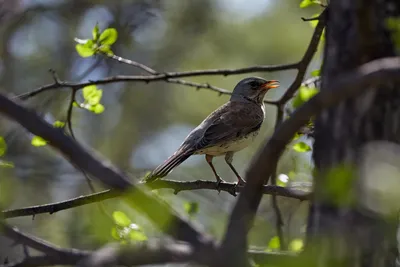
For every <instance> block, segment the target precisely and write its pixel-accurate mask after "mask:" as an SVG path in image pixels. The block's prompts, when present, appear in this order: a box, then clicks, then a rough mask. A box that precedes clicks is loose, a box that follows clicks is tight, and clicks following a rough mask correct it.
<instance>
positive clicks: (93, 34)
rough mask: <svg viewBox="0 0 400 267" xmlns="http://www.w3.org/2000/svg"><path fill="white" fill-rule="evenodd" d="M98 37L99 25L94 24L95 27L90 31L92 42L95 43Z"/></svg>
mask: <svg viewBox="0 0 400 267" xmlns="http://www.w3.org/2000/svg"><path fill="white" fill-rule="evenodd" d="M99 35H100V30H99V24H98V23H96V25H95V26H94V28H93V30H92V36H93V41H95V42H97V39H99Z"/></svg>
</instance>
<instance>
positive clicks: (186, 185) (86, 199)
mask: <svg viewBox="0 0 400 267" xmlns="http://www.w3.org/2000/svg"><path fill="white" fill-rule="evenodd" d="M148 186H149V187H150V188H151V189H164V188H165V189H172V190H174V192H175V193H178V192H180V191H187V190H201V189H208V190H221V191H225V192H228V193H232V192H235V193H236V192H241V191H242V190H243V187H242V186H236V184H235V183H220V184H219V188H218V189H217V184H216V182H213V181H201V180H198V181H190V182H180V181H172V180H156V181H155V182H152V183H150V184H148ZM263 193H264V194H276V195H277V196H282V197H289V198H294V199H298V200H300V201H304V200H309V199H310V197H311V193H308V192H304V191H301V190H296V189H289V188H285V187H280V186H272V185H265V186H264V187H263ZM120 196H121V193H120V192H118V191H116V190H104V191H102V192H98V193H94V194H89V195H85V196H80V197H76V198H72V199H68V200H64V201H60V202H55V203H49V204H44V205H35V206H30V207H25V208H19V209H11V210H4V211H2V212H1V217H2V218H5V219H8V218H15V217H22V216H35V215H36V214H43V213H49V214H53V213H55V212H58V211H62V210H67V209H71V208H75V207H80V206H83V205H88V204H91V203H95V202H100V201H103V200H107V199H112V198H116V197H120Z"/></svg>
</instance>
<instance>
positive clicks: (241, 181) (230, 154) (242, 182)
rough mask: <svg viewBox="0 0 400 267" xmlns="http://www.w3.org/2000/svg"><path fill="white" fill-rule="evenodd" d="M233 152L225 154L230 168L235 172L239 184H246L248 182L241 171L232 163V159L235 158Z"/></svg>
mask: <svg viewBox="0 0 400 267" xmlns="http://www.w3.org/2000/svg"><path fill="white" fill-rule="evenodd" d="M233 154H234V153H233V152H228V153H226V155H225V162H226V164H228V166H229V168H231V170H232V171H233V172H234V173H235V175H236V178H237V179H238V183H237V184H238V185H245V184H246V182H245V181H244V180H243V179H242V177H240V175H239V173H238V172H237V171H236V169H235V167H233V165H232V160H233Z"/></svg>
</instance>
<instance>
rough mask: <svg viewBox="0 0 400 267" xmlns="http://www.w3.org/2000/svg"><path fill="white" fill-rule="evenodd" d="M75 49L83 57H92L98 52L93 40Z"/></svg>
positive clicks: (78, 45)
mask: <svg viewBox="0 0 400 267" xmlns="http://www.w3.org/2000/svg"><path fill="white" fill-rule="evenodd" d="M75 49H76V52H78V54H79V55H80V56H81V57H91V56H93V55H94V53H95V52H96V49H95V46H94V44H93V41H92V40H87V41H86V43H85V44H77V45H76V46H75Z"/></svg>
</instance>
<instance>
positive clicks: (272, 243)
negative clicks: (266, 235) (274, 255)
mask: <svg viewBox="0 0 400 267" xmlns="http://www.w3.org/2000/svg"><path fill="white" fill-rule="evenodd" d="M280 247H281V244H280V242H279V237H278V236H274V237H273V238H271V239H270V240H269V243H268V248H269V249H271V250H278V249H279V248H280Z"/></svg>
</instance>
